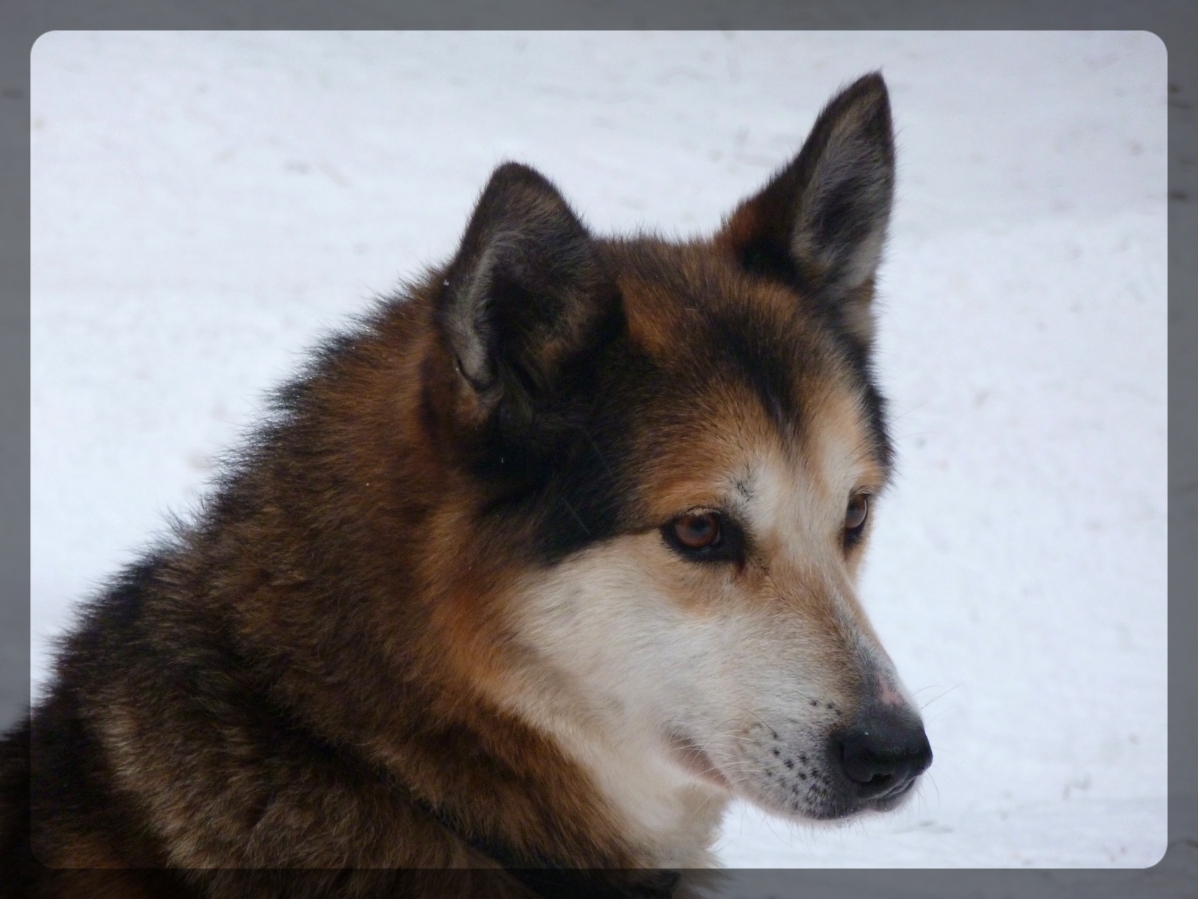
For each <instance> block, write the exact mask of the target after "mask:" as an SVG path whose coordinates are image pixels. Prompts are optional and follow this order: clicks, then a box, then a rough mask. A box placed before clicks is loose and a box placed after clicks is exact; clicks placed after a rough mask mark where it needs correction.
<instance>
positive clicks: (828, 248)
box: [425, 75, 931, 818]
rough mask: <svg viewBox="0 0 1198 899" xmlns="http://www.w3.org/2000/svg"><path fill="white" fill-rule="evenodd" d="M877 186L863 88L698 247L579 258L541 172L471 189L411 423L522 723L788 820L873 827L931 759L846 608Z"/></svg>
mask: <svg viewBox="0 0 1198 899" xmlns="http://www.w3.org/2000/svg"><path fill="white" fill-rule="evenodd" d="M893 180H894V150H893V136H892V128H891V120H890V111H889V101H888V97H887V93H886V88H885V85H884V83H883V81H882V79H881V77H880V76H878V75H870V76H866V77H864V78H862V79H861V80H859V81H857V82H856V83H855V84H853V85H852V86H850V87H849V88H848V89H846V90H845V91H843V92H842V93H841V94H839V95H838V96H837V97H835V98H834V99H833V100H832V101H831V102H830V103H829V104H828V106H827V107H826V108H825V109H824V111H823V112H822V113H821V115H820V116H819V118H818V120H817V121H816V124H815V126H814V128H813V130H812V132H811V135H810V137H809V138H808V140H807V141H806V143H805V144H804V146H803V148H802V150H801V152H800V153H799V154H798V156H797V157H796V158H795V159H794V160H793V161H792V162H791V163H790V164H789V165H788V166H786V167H785V168H784V169H782V170H781V171H780V172H779V173H778V174H777V175H775V176H774V177H773V178H772V180H770V181H769V183H768V184H767V185H766V186H765V188H764V189H763V190H761V191H760V192H759V193H758V194H756V195H755V196H753V197H751V198H750V199H748V200H746V201H745V202H743V203H742V204H741V205H740V206H739V207H738V208H737V209H736V210H735V211H734V212H733V213H732V214H731V215H730V216H729V217H728V219H727V220H726V222H725V224H724V225H723V227H722V228H721V229H720V230H719V231H718V233H716V234H715V235H714V237H712V238H711V239H709V240H705V241H695V242H689V243H682V244H678V243H670V242H666V241H664V240H659V239H656V238H653V237H638V238H634V239H624V240H614V239H598V238H596V237H594V236H592V235H591V234H590V233H589V232H588V230H587V229H586V228H585V226H584V225H583V224H582V222H581V221H580V220H579V218H578V217H577V216H576V215H575V214H574V213H573V212H572V211H571V209H570V208H569V206H568V205H567V204H566V202H565V200H563V199H562V197H561V195H560V194H559V193H558V191H557V190H556V189H555V188H554V187H553V186H552V185H551V184H550V183H549V182H548V181H546V180H545V179H544V178H543V177H542V176H540V175H539V174H537V173H536V172H534V171H533V170H531V169H529V168H526V167H524V166H520V165H515V164H507V165H504V166H502V167H500V168H499V169H498V170H497V171H496V172H495V174H494V175H493V177H492V178H491V181H490V183H489V184H488V186H487V187H486V189H485V191H484V192H483V194H482V197H481V199H480V200H479V202H478V205H477V208H476V209H475V212H474V215H473V217H472V219H471V221H470V224H469V226H468V228H467V230H466V233H465V236H464V238H463V241H462V244H461V247H460V249H459V251H458V253H457V255H456V257H455V258H454V259H453V261H452V262H451V263H450V265H449V266H448V267H447V268H446V269H444V271H443V272H442V273H440V275H439V277H440V286H439V287H438V288H437V290H436V299H435V322H436V333H437V339H436V345H435V347H434V349H433V351H432V353H431V355H430V357H429V358H430V361H429V363H428V366H427V369H426V379H427V386H426V397H425V400H426V402H425V406H426V408H427V409H429V410H431V411H430V412H429V416H430V428H431V430H432V431H434V432H435V433H436V434H437V435H438V437H437V439H438V440H439V441H440V445H441V446H443V447H444V451H445V453H446V454H447V458H450V459H451V460H452V464H453V465H455V466H457V467H458V468H460V469H461V470H462V471H465V472H468V474H469V478H470V479H471V483H473V484H475V485H476V487H477V497H478V500H477V502H476V503H475V504H474V506H473V507H472V509H471V511H470V513H469V516H468V520H469V528H470V529H471V532H472V536H471V540H472V541H473V542H474V544H475V545H478V546H485V547H487V552H489V553H493V554H496V555H502V556H504V557H505V558H507V559H509V560H511V564H510V569H511V571H512V572H513V574H512V575H511V577H510V578H508V579H507V581H506V583H505V584H504V585H503V586H502V587H501V588H500V587H497V589H498V590H500V592H502V593H503V595H504V597H505V599H504V602H503V606H502V607H503V614H502V616H501V617H502V629H503V632H504V634H505V637H504V639H505V640H506V641H507V645H508V648H509V650H510V657H511V658H512V659H515V660H517V661H514V662H513V663H512V665H511V669H512V671H513V674H512V680H511V681H510V684H509V688H510V689H509V693H510V695H511V696H513V697H515V698H513V700H512V701H513V703H514V707H516V708H518V709H520V710H521V713H522V714H524V715H525V716H526V717H528V718H529V719H531V720H534V723H537V724H538V725H539V726H541V727H543V728H546V729H549V730H553V731H554V732H556V733H559V734H562V733H572V734H576V735H577V734H579V733H584V734H588V735H589V736H587V737H586V739H587V740H592V742H596V743H598V742H603V741H605V740H606V741H608V742H610V743H618V744H622V745H625V746H635V747H638V749H639V750H643V751H644V752H646V753H657V754H658V755H659V756H660V757H661V758H663V759H666V760H668V762H669V764H671V765H673V766H674V767H675V769H676V770H678V771H680V772H685V776H687V777H693V778H694V779H695V780H696V781H697V782H701V783H704V784H707V785H708V786H711V787H715V788H722V789H728V790H730V791H731V792H733V793H735V794H737V795H741V796H743V797H746V798H748V799H751V800H753V801H755V802H757V803H758V804H760V805H761V806H763V807H765V808H766V809H768V810H770V811H773V812H776V813H782V814H790V815H794V816H796V817H804V818H837V817H843V816H846V815H849V814H853V813H855V812H858V811H863V810H869V809H877V810H884V809H887V808H890V807H893V806H894V805H896V804H897V803H898V802H900V801H901V799H902V798H903V797H904V796H905V795H906V794H908V793H909V792H910V790H911V788H912V786H913V785H914V784H915V783H916V781H917V778H918V776H919V775H920V774H921V773H922V772H923V771H924V770H925V769H926V768H927V767H928V765H929V764H930V762H931V750H930V748H929V745H928V741H927V738H926V736H925V734H924V731H923V727H922V724H921V721H920V718H919V715H918V713H917V712H916V710H915V709H914V707H913V705H912V703H911V700H910V697H909V696H908V695H907V693H906V692H905V691H904V689H903V688H902V686H901V685H900V682H899V680H898V677H897V675H896V674H895V671H894V668H893V666H892V664H891V662H890V660H889V658H888V657H887V655H886V653H885V651H884V650H883V649H882V646H881V644H880V642H879V640H878V638H877V635H876V634H875V633H874V631H873V629H872V628H871V626H870V624H869V622H868V620H867V618H866V615H865V613H864V611H863V609H862V607H861V605H860V603H859V600H858V597H857V593H856V587H855V584H856V577H857V571H858V567H859V565H860V562H861V557H862V553H863V552H864V551H865V548H866V545H867V544H868V541H869V533H870V528H871V522H872V519H873V516H874V512H875V509H874V506H875V503H876V500H877V498H878V497H879V496H880V495H881V493H882V491H883V490H884V488H885V486H886V484H887V480H888V477H889V474H890V468H891V456H892V453H891V445H890V442H889V439H888V437H887V434H886V430H885V424H884V414H883V403H882V400H881V398H880V396H879V393H878V391H877V389H876V388H875V386H874V383H873V380H872V377H871V373H870V353H871V343H872V340H873V318H872V313H871V308H870V307H871V301H872V296H873V285H874V275H875V272H876V269H877V266H878V262H879V257H880V252H881V248H882V244H883V240H884V237H885V233H886V227H887V221H888V218H889V213H890V207H891V198H892V192H893ZM517 684H518V686H516V685H517ZM596 751H598V750H596Z"/></svg>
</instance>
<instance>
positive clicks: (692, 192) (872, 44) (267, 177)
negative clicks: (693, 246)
mask: <svg viewBox="0 0 1198 899" xmlns="http://www.w3.org/2000/svg"><path fill="white" fill-rule="evenodd" d="M1165 57H1166V54H1165V49H1164V46H1163V45H1162V44H1161V43H1160V41H1159V40H1157V39H1156V38H1155V37H1154V36H1152V35H1151V34H1148V33H1143V32H1134V33H1116V32H1089V33H1052V32H1021V33H999V32H988V33H917V32H909V33H883V34H872V33H863V32H856V33H854V32H841V33H827V34H825V33H803V34H794V33H752V34H735V33H676V34H662V33H588V34H576V33H535V34H515V33H511V34H509V33H403V34H389V33H350V34H333V33H236V32H229V33H187V34H181V33H180V34H176V33H150V32H146V33H134V34H128V33H116V32H108V33H103V32H101V33H90V34H82V33H69V32H55V33H51V34H48V35H46V36H43V37H42V38H41V39H40V40H39V41H38V42H37V44H36V45H35V47H34V51H33V55H32V73H33V83H32V97H31V99H32V123H31V124H32V190H33V208H32V278H33V295H32V459H33V463H32V483H31V491H32V507H33V513H32V521H31V529H32V553H31V563H32V596H31V603H32V631H33V632H32V639H33V648H34V653H33V677H34V683H35V689H36V688H37V687H38V686H39V685H41V684H42V683H43V682H44V677H45V672H46V658H47V656H46V653H47V651H48V641H49V640H50V638H52V636H53V635H54V634H56V633H60V632H61V630H62V628H63V627H64V626H65V625H66V624H67V623H69V621H70V619H71V610H72V608H73V607H74V606H75V604H76V603H77V602H78V601H79V600H80V599H82V598H84V597H86V596H87V595H88V594H89V593H90V592H91V591H93V590H94V589H95V587H96V585H98V584H99V583H101V582H102V581H103V579H104V578H105V577H107V576H108V575H110V574H111V573H112V572H114V571H115V570H116V569H117V568H118V567H119V566H120V565H122V564H124V563H126V562H128V561H130V560H131V559H132V558H134V556H135V555H136V553H137V552H138V550H139V549H140V548H141V547H144V546H145V545H146V544H147V542H148V541H149V540H150V539H151V538H152V537H153V535H155V534H156V533H159V532H161V531H162V529H163V527H164V522H165V519H166V516H167V515H168V514H170V513H186V512H187V510H188V509H189V508H192V507H193V506H194V503H195V500H196V498H197V497H198V496H200V495H201V494H202V492H203V490H204V485H205V483H206V480H207V478H208V477H209V475H210V471H211V467H212V464H213V459H214V458H215V457H217V456H218V455H219V454H220V453H221V451H222V450H223V449H224V448H227V447H230V446H232V445H235V444H236V442H237V441H238V439H239V435H240V434H241V433H243V432H244V431H245V430H246V429H247V428H249V427H251V426H252V424H253V422H254V420H255V418H256V417H257V416H258V414H259V413H260V410H261V409H262V407H263V396H264V394H265V392H266V391H267V390H268V389H269V388H270V387H271V386H272V385H275V384H277V383H279V381H281V380H282V379H283V378H285V377H286V376H287V375H288V374H289V373H290V372H291V371H293V370H294V369H295V367H296V365H297V364H298V362H299V361H300V360H301V359H302V358H303V354H304V352H305V349H306V348H308V347H311V346H312V345H313V344H314V343H315V342H316V341H317V340H318V339H319V338H320V337H321V336H322V335H323V334H325V333H327V332H328V331H329V330H331V329H335V328H337V327H338V326H339V325H340V324H343V323H344V322H346V321H347V320H348V318H349V317H351V316H352V315H353V314H355V313H357V312H360V311H362V310H363V309H364V308H365V307H366V306H367V304H368V300H369V298H370V297H371V296H373V295H375V294H377V293H381V292H385V291H388V290H390V289H391V288H393V287H394V286H395V285H396V284H397V283H398V282H399V280H400V279H401V278H405V277H412V276H414V275H416V274H417V273H418V272H419V271H420V270H421V268H422V267H423V266H425V265H427V264H429V263H431V262H434V261H436V260H440V259H442V258H445V257H446V256H447V255H448V254H449V253H450V252H451V251H452V249H453V247H454V245H455V242H456V240H457V239H458V237H459V236H460V233H461V230H462V228H463V226H464V224H465V216H466V215H467V213H468V211H469V208H470V206H471V204H472V202H473V200H474V198H475V197H476V195H477V192H478V191H479V190H480V189H481V187H482V185H483V183H484V182H485V180H486V177H487V175H488V173H489V171H490V169H491V168H492V167H493V166H494V165H495V164H496V163H497V162H499V161H500V160H502V159H505V158H516V159H519V160H522V161H525V162H528V163H531V164H533V165H535V166H537V167H539V168H540V169H541V170H542V171H544V172H545V173H546V174H547V175H549V176H550V177H551V178H553V179H554V180H555V181H556V182H557V183H558V184H559V186H560V187H561V188H562V189H563V191H564V192H565V193H566V195H567V196H568V197H569V198H570V200H571V202H572V203H573V205H574V206H575V208H576V209H578V210H579V211H580V212H581V213H582V214H583V216H584V217H585V218H586V220H587V221H588V223H589V224H590V225H591V226H592V227H593V228H594V229H596V230H597V231H600V232H617V231H627V230H629V229H634V228H647V229H653V230H657V231H660V232H663V233H665V234H668V235H675V236H686V235H691V234H698V233H701V232H704V231H709V230H711V229H712V228H713V227H715V226H716V225H717V224H718V222H719V220H720V218H721V216H722V215H723V214H724V213H726V212H727V211H728V210H730V209H731V207H732V206H733V204H734V203H735V202H736V201H737V200H739V199H740V198H742V197H743V196H745V195H746V194H748V193H749V192H750V191H752V190H754V189H755V188H756V187H758V186H759V185H760V184H762V183H763V182H764V180H765V178H766V177H767V176H768V175H769V174H770V173H771V171H772V170H774V169H775V168H776V167H777V166H779V165H781V164H782V163H784V162H786V161H787V160H788V159H789V158H790V156H791V155H792V154H793V153H794V152H795V151H797V149H798V147H799V145H800V143H801V141H802V139H803V137H804V136H805V135H806V132H807V129H808V128H809V127H810V124H811V122H812V120H813V118H814V115H815V114H816V112H817V111H818V109H819V107H820V106H821V105H822V104H823V102H824V101H826V100H827V99H828V97H829V96H830V95H831V94H832V92H833V91H834V90H835V89H836V88H837V87H839V86H840V85H842V84H844V83H846V82H848V81H849V80H852V79H853V78H855V77H857V76H858V75H860V74H862V73H864V72H866V71H870V70H873V69H877V68H880V69H881V70H882V72H883V73H884V75H885V76H886V78H887V81H888V83H889V85H890V89H891V94H892V105H893V109H894V116H895V121H896V125H897V131H898V145H899V181H898V205H897V208H896V211H895V215H894V219H893V228H892V238H891V240H890V243H889V245H888V250H887V257H886V262H885V264H884V268H883V271H882V277H881V279H880V280H881V294H882V301H881V308H880V320H879V357H878V361H879V373H880V377H881V381H882V383H883V385H884V387H885V389H886V391H887V393H888V394H889V395H890V397H891V400H892V404H891V410H892V420H893V428H894V431H895V434H896V437H897V440H898V446H899V464H900V476H899V479H898V482H897V484H896V487H895V489H894V490H893V491H892V492H891V493H890V494H888V496H887V497H886V498H885V500H884V502H883V504H882V506H881V508H880V509H879V515H878V516H877V531H876V534H875V538H874V541H873V546H872V548H871V555H870V558H869V561H868V568H867V570H866V575H865V578H864V582H863V587H862V593H863V596H864V599H865V602H866V605H867V608H868V609H869V611H870V614H871V616H872V618H873V620H874V623H875V624H876V626H877V629H878V631H879V632H880V633H881V635H882V637H883V639H884V642H885V644H886V646H887V648H888V650H889V651H890V653H891V655H892V656H893V657H894V659H895V662H896V663H897V665H898V668H899V670H900V672H902V674H903V676H904V678H905V680H906V683H907V684H908V686H909V687H910V688H911V689H912V690H913V691H914V692H915V693H916V696H917V698H918V699H919V701H920V703H921V704H922V705H923V708H924V714H925V718H926V721H927V729H928V733H929V736H930V739H931V742H932V745H933V748H934V750H935V753H936V761H935V764H934V765H933V767H932V769H931V772H930V776H929V777H928V778H926V779H925V783H924V784H923V785H922V787H921V789H920V793H919V795H918V796H917V797H916V799H915V801H913V802H912V803H910V804H909V805H908V806H906V807H905V808H904V809H902V810H900V811H899V812H896V813H892V814H890V815H888V816H878V817H876V818H873V819H869V820H861V821H855V822H852V823H850V824H847V825H843V826H840V827H815V826H806V825H791V824H787V823H786V822H784V821H782V820H780V819H777V818H771V817H769V816H767V815H765V814H764V813H763V812H760V811H758V810H756V809H754V808H749V807H747V806H744V805H737V806H735V807H734V809H733V811H732V812H731V813H730V814H729V817H728V819H727V821H726V825H725V828H724V832H723V836H722V837H721V839H720V842H719V843H718V854H719V856H720V858H721V859H722V860H723V861H724V862H725V863H726V864H728V865H731V866H737V867H803V866H815V867H819V866H845V867H853V866H879V867H958V866H959V867H979V866H980V867H1007V866H1012V867H1070V866H1079V867H1104V866H1128V867H1143V866H1147V865H1151V864H1153V863H1155V862H1156V861H1157V860H1158V859H1159V858H1160V857H1161V855H1162V853H1163V852H1164V849H1165V843H1166V704H1165V698H1166V561H1165V560H1166V555H1165V553H1166V494H1165V466H1166V450H1165V435H1166V407H1165V399H1166V367H1165V363H1166V355H1165V340H1166V291H1165V274H1166V257H1165V253H1166V222H1165V191H1166V180H1165V179H1166V176H1165V137H1166V130H1165V122H1166V109H1165V71H1166V58H1165Z"/></svg>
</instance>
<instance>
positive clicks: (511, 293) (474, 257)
mask: <svg viewBox="0 0 1198 899" xmlns="http://www.w3.org/2000/svg"><path fill="white" fill-rule="evenodd" d="M621 308H622V307H621V306H620V303H619V296H618V294H617V292H616V287H615V283H614V280H613V279H612V278H611V276H610V275H609V274H608V273H607V271H606V270H605V267H604V265H603V262H602V260H601V258H600V255H599V251H598V247H597V246H596V244H595V241H594V239H593V238H592V237H591V235H590V234H589V233H588V231H587V229H586V228H585V227H584V226H583V224H582V222H581V221H579V219H578V217H577V216H576V215H575V214H574V212H573V211H572V210H571V209H570V207H569V206H568V205H567V203H566V201H565V200H564V199H563V198H562V196H561V194H560V193H558V191H557V189H556V188H555V187H554V186H553V185H552V184H551V183H550V182H549V181H548V180H547V179H546V178H545V177H544V176H542V175H541V174H540V173H538V172H536V171H535V170H533V169H531V168H529V167H528V166H524V165H519V164H516V163H505V164H504V165H501V166H500V167H499V168H497V169H496V170H495V172H494V173H493V174H492V175H491V179H490V181H489V182H488V183H487V186H486V188H485V189H484V190H483V193H482V196H481V197H480V198H479V200H478V204H477V206H476V207H475V209H474V213H473V215H472V216H471V219H470V223H469V224H468V225H467V227H466V232H465V235H464V236H463V238H462V243H461V246H460V247H459V248H458V251H457V254H456V255H455V257H454V259H453V261H452V262H451V263H450V265H449V267H448V269H447V270H446V272H445V275H444V280H443V283H442V288H441V292H440V295H439V297H438V299H437V305H436V322H437V326H438V329H439V331H440V334H441V337H442V340H443V344H444V346H445V347H446V348H447V350H448V352H449V353H450V354H451V356H452V361H453V364H454V365H455V367H456V376H457V377H458V378H459V379H460V380H459V385H458V386H459V399H460V400H461V399H465V400H466V401H467V402H466V408H467V410H468V411H469V417H471V418H473V419H474V420H475V423H476V424H477V423H481V422H482V421H483V420H488V419H493V418H495V417H497V416H498V417H500V418H502V420H503V421H504V422H506V423H507V424H508V425H509V426H510V427H507V428H506V429H505V430H508V431H517V430H519V428H521V427H522V426H526V425H527V424H529V423H530V422H531V420H532V418H533V416H534V415H537V414H538V413H539V412H541V413H543V412H545V410H547V409H551V408H552V407H553V406H554V404H555V401H556V400H558V399H560V398H561V397H562V396H563V395H566V394H569V393H570V392H571V390H572V389H575V388H577V387H578V385H579V380H580V378H581V377H583V376H584V372H583V371H582V370H583V369H584V368H585V366H583V365H582V364H581V362H580V360H582V359H583V358H584V357H586V355H587V354H588V351H589V350H592V349H593V348H594V347H595V346H596V344H597V343H598V342H599V341H600V340H602V339H604V338H605V337H606V336H609V335H610V332H611V330H612V326H613V321H615V320H617V319H618V321H622V320H623V319H622V317H619V313H620V310H621ZM463 395H464V396H463ZM461 409H462V406H461V405H459V410H461ZM542 417H544V416H542Z"/></svg>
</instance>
